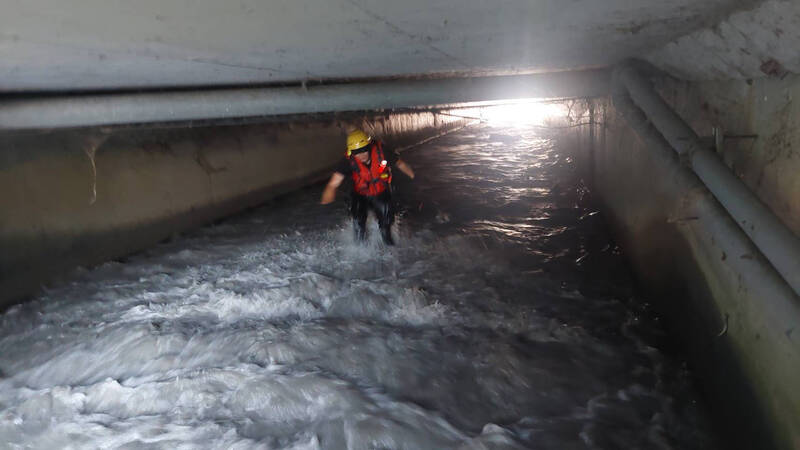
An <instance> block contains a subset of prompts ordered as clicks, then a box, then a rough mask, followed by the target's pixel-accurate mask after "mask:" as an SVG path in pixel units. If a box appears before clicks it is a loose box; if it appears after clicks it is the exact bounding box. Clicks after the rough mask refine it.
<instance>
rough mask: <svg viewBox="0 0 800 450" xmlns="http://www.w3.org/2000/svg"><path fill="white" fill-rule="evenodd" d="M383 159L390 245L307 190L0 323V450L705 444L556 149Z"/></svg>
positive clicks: (699, 422)
mask: <svg viewBox="0 0 800 450" xmlns="http://www.w3.org/2000/svg"><path fill="white" fill-rule="evenodd" d="M404 158H405V159H407V160H408V161H409V162H410V163H411V164H412V165H414V166H415V168H416V170H417V173H418V175H419V176H418V178H417V180H415V181H414V182H407V181H402V180H398V181H399V182H398V185H399V186H398V191H397V195H396V198H397V199H398V200H399V202H400V203H401V204H402V205H403V206H404V208H405V212H404V214H403V217H402V218H401V220H400V222H401V223H400V225H399V227H398V234H399V239H398V246H397V247H394V248H386V247H384V246H383V245H382V244H380V243H379V238H378V237H377V232H375V231H374V230H373V232H372V235H371V240H370V242H369V243H368V245H366V246H358V245H355V244H354V243H353V242H352V236H351V233H352V231H351V229H350V226H349V224H348V220H347V218H346V216H345V214H346V213H345V210H344V207H343V204H344V202H343V201H342V202H340V203H339V204H337V205H334V206H329V207H323V206H319V205H318V204H317V199H318V194H319V189H318V188H315V189H308V190H305V191H302V192H298V193H296V194H292V195H290V196H287V197H284V198H282V199H280V200H278V201H276V202H274V203H273V204H272V205H269V206H266V207H264V208H261V209H258V210H255V211H252V212H249V213H247V214H244V215H241V216H238V217H235V218H232V219H229V220H227V221H225V222H223V223H221V224H218V225H215V226H210V227H206V228H204V229H202V230H199V231H197V232H194V233H192V234H190V235H187V236H184V237H180V238H177V239H174V240H173V241H171V242H169V243H164V244H161V245H159V246H157V247H155V248H153V249H151V250H149V251H147V252H144V253H142V254H139V255H136V256H133V257H131V258H129V259H127V260H125V261H124V262H111V263H107V264H104V265H102V266H100V267H97V268H94V269H91V270H82V271H79V272H78V273H76V274H75V275H74V276H73V277H72V279H71V280H70V281H69V282H68V283H66V284H63V285H61V286H59V287H57V288H53V289H51V290H49V291H48V292H46V293H45V294H44V295H42V296H40V297H39V298H38V299H36V300H34V301H32V302H28V303H26V304H25V305H22V306H16V307H14V308H11V309H10V310H9V311H7V312H6V313H5V314H4V315H2V316H0V320H1V322H0V447H2V448H35V449H67V448H120V449H183V448H186V449H195V448H234V449H245V448H247V449H249V448H263V449H316V448H326V449H343V448H347V449H447V448H460V449H516V448H536V449H573V448H605V449H621V448H625V449H632V448H643V449H651V448H661V449H664V448H698V449H699V448H708V447H709V445H711V438H710V436H709V433H708V431H707V427H706V425H705V420H704V419H703V417H702V414H701V412H700V411H699V410H698V407H697V406H696V405H695V404H694V397H693V396H694V394H693V393H692V391H691V389H690V387H689V382H688V379H689V378H688V376H687V374H686V373H684V370H682V369H681V368H680V366H679V365H676V364H675V363H673V362H671V361H670V359H669V358H667V357H665V356H664V355H663V354H662V353H661V352H660V351H658V350H657V349H656V348H654V347H652V346H651V344H652V343H653V342H656V341H658V340H659V339H662V336H661V333H660V331H659V330H658V324H657V322H655V321H653V320H651V319H648V317H649V316H648V315H647V314H646V311H645V308H644V307H643V306H642V301H641V300H640V299H637V298H636V297H635V295H634V294H633V290H632V288H631V282H630V280H629V279H628V276H627V273H626V269H625V267H624V264H623V263H622V257H621V255H620V254H619V251H618V249H617V248H616V247H615V246H614V245H613V244H609V242H608V238H607V236H606V235H605V232H604V228H603V227H602V225H601V222H600V220H599V216H598V215H595V214H591V211H590V210H586V209H584V208H583V207H581V206H579V205H578V204H577V203H576V202H577V195H576V190H575V185H574V184H573V181H574V180H573V178H574V177H572V167H571V164H570V162H569V161H568V160H567V159H566V158H563V157H561V156H560V155H559V152H558V151H557V149H554V148H552V147H551V146H550V144H549V142H548V141H546V140H544V139H541V138H539V137H537V136H536V135H535V133H533V132H531V131H521V130H515V129H492V128H487V127H476V128H471V129H468V130H465V131H462V132H459V133H457V134H454V135H451V136H448V137H445V138H443V139H440V140H438V141H435V142H432V143H429V144H428V145H426V146H424V147H423V148H420V149H416V150H414V151H413V152H410V153H409V154H407V155H405V156H404ZM401 177H402V175H398V176H397V177H396V178H398V179H399V178H401ZM373 226H374V224H373ZM576 261H577V262H576ZM643 311H645V314H643Z"/></svg>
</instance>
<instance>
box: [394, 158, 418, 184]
mask: <svg viewBox="0 0 800 450" xmlns="http://www.w3.org/2000/svg"><path fill="white" fill-rule="evenodd" d="M394 165H395V167H397V168H398V169H400V171H401V172H403V173H404V174H406V175H408V178H411V179H412V180H413V179H414V169H412V168H411V166H409V165H408V164H407V163H406V162H405V161H403V160H402V159H398V160H397V162H396V163H394Z"/></svg>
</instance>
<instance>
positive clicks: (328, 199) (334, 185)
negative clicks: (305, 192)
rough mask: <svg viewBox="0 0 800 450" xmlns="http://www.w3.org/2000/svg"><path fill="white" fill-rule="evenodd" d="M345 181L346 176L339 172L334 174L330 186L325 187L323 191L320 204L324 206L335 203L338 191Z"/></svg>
mask: <svg viewBox="0 0 800 450" xmlns="http://www.w3.org/2000/svg"><path fill="white" fill-rule="evenodd" d="M342 181H344V175H342V174H340V173H339V172H334V173H333V175H331V179H330V180H329V181H328V184H327V185H325V190H324V191H322V199H320V201H319V203H320V204H322V205H327V204H329V203H333V201H334V200H335V199H336V189H338V188H339V186H340V185H341V184H342Z"/></svg>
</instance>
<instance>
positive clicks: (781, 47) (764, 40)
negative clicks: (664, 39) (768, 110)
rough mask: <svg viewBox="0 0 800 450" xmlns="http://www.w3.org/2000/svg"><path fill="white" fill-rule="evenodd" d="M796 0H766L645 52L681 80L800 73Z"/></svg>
mask: <svg viewBox="0 0 800 450" xmlns="http://www.w3.org/2000/svg"><path fill="white" fill-rule="evenodd" d="M798 48H800V2H798V1H795V0H769V1H766V2H764V3H761V4H759V5H758V6H757V7H756V8H754V9H752V10H747V11H739V12H736V13H734V14H732V15H731V16H730V17H728V18H726V19H725V20H723V21H722V22H720V23H718V24H717V25H716V26H714V27H710V28H705V29H700V30H697V31H695V32H693V33H690V34H688V35H686V36H683V37H681V38H678V39H677V40H675V41H673V42H670V43H669V44H667V45H665V46H664V47H662V48H660V49H658V50H656V51H654V52H652V53H651V54H649V55H647V57H646V59H648V60H649V61H650V62H652V63H653V64H655V65H657V66H659V67H661V68H662V69H664V70H666V71H668V72H670V73H672V74H674V75H676V76H678V77H680V78H684V79H692V80H720V79H736V78H757V77H763V76H774V77H779V78H783V77H784V76H785V74H786V73H789V72H791V73H795V74H797V73H800V52H798Z"/></svg>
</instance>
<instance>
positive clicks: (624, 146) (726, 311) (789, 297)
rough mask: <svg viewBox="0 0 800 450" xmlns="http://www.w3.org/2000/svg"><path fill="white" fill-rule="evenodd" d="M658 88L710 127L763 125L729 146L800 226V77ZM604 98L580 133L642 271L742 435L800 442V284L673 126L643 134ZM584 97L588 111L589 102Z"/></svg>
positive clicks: (733, 432)
mask: <svg viewBox="0 0 800 450" xmlns="http://www.w3.org/2000/svg"><path fill="white" fill-rule="evenodd" d="M657 87H658V89H659V90H660V92H661V93H662V95H663V96H664V97H665V98H666V99H667V100H668V102H670V103H671V104H672V105H673V107H675V108H676V110H677V111H678V113H679V114H680V115H681V116H682V117H683V118H684V119H685V120H687V121H688V122H689V123H690V124H691V125H692V126H693V127H694V129H695V131H697V132H698V133H699V134H700V135H701V136H703V135H706V136H707V135H710V134H711V128H712V126H717V127H721V128H722V129H723V130H725V132H726V133H729V134H736V135H749V134H757V135H758V138H755V139H754V138H739V139H728V140H726V141H725V144H724V146H723V148H722V149H721V154H720V157H721V158H723V159H724V160H725V161H726V163H727V164H728V165H729V166H730V167H731V169H732V170H733V171H734V172H735V173H736V174H737V175H739V176H740V177H741V179H742V180H743V181H744V182H745V183H747V184H748V185H749V186H750V187H751V189H753V191H754V192H756V193H757V194H758V196H759V197H760V198H761V199H762V200H763V201H764V202H765V203H766V204H767V205H769V206H770V207H771V208H772V209H773V211H774V212H775V213H776V214H777V215H778V216H779V217H781V219H783V220H784V221H785V222H786V223H787V224H788V225H789V226H790V227H791V228H792V229H793V230H794V231H795V232H796V233H800V176H798V174H800V153H798V151H797V148H798V147H797V144H798V142H797V141H798V138H800V132H798V131H797V130H798V125H800V114H798V111H797V106H796V105H794V104H793V103H792V101H791V99H792V97H793V96H794V95H795V93H796V92H797V89H799V88H800V81H798V79H797V78H793V77H787V78H785V79H784V80H775V79H766V78H764V79H757V80H754V81H750V82H748V81H744V80H742V81H728V82H724V83H719V82H716V83H683V82H677V81H669V80H661V81H659V82H658V83H657ZM593 104H594V108H595V121H596V122H598V124H597V125H595V126H594V139H593V141H590V138H589V137H590V133H591V132H590V130H589V128H590V127H581V128H578V129H577V130H576V132H575V133H574V134H572V135H571V136H569V137H568V139H569V141H570V145H572V146H573V147H574V148H575V151H576V152H577V153H576V156H577V158H578V159H579V160H580V161H581V162H582V164H583V167H584V170H585V171H586V173H587V179H589V180H591V184H592V185H593V188H594V189H593V191H594V193H595V195H596V197H597V198H598V199H599V200H600V202H601V203H602V204H603V205H604V212H605V213H606V215H607V217H608V218H609V220H610V222H611V223H612V225H613V228H614V229H615V230H616V234H617V237H618V239H619V240H620V242H621V243H622V245H623V247H624V248H625V250H626V253H627V254H628V255H629V257H630V259H631V260H632V263H633V265H634V267H635V268H636V270H637V272H638V275H639V277H640V280H641V281H642V284H643V285H644V286H645V287H646V288H647V289H648V291H649V292H650V293H651V294H652V295H653V297H655V298H656V299H657V300H659V301H658V302H657V304H658V305H659V309H660V310H661V311H662V312H663V313H664V315H665V316H666V319H667V322H668V325H669V328H670V329H671V330H672V331H673V332H675V334H676V335H678V336H680V337H681V338H682V340H683V343H684V344H685V347H686V349H687V350H688V352H689V356H690V362H691V363H692V365H693V367H694V368H695V369H696V373H697V374H698V375H699V378H700V384H701V387H702V388H703V390H704V391H705V392H706V393H707V394H708V399H709V402H710V405H711V408H712V410H713V411H714V413H715V414H716V415H717V417H718V419H720V422H721V423H720V429H721V430H724V431H723V432H724V433H725V434H726V435H727V436H728V438H729V439H730V442H729V443H728V444H729V445H730V446H732V447H735V448H771V447H776V448H783V449H800V299H798V296H797V294H795V293H794V292H793V291H792V290H791V288H789V286H788V285H787V284H786V283H785V282H784V281H783V279H782V278H780V276H779V275H778V274H777V272H775V270H774V269H773V268H772V267H771V266H770V265H769V263H768V262H767V261H766V260H765V259H764V258H763V256H762V255H761V254H760V253H759V252H758V250H757V249H756V248H754V247H753V245H752V244H751V243H750V241H749V240H748V239H747V238H746V236H745V235H744V233H742V232H741V230H740V229H739V228H738V227H737V225H736V224H735V222H734V221H733V220H732V219H730V217H729V216H728V215H727V213H725V212H724V210H723V209H722V207H721V206H720V205H719V204H718V203H717V202H716V201H715V200H714V199H713V197H712V196H711V195H710V194H709V193H708V191H707V190H706V189H705V188H704V187H703V185H702V184H701V182H700V181H699V180H698V179H697V178H696V177H695V176H694V175H693V174H692V173H691V172H690V171H689V170H688V169H687V168H685V167H684V166H683V165H682V164H681V163H680V162H679V161H678V159H677V157H676V155H675V154H674V153H673V152H671V151H670V150H668V149H665V148H664V145H665V144H666V143H665V142H664V141H663V139H661V138H660V136H659V135H657V137H658V140H657V142H654V141H653V140H649V141H648V140H643V139H642V137H640V136H639V135H637V134H636V133H634V132H633V130H632V129H631V128H630V127H629V126H628V125H627V123H626V121H625V120H624V119H623V118H622V117H621V116H620V115H619V112H618V111H617V110H616V109H615V108H614V105H613V102H612V101H611V100H610V99H600V100H596V101H593ZM578 110H580V111H582V112H583V113H585V114H587V116H588V105H585V106H584V107H583V108H578ZM584 120H586V119H584ZM587 121H588V120H587ZM709 145H712V144H711V140H709Z"/></svg>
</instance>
